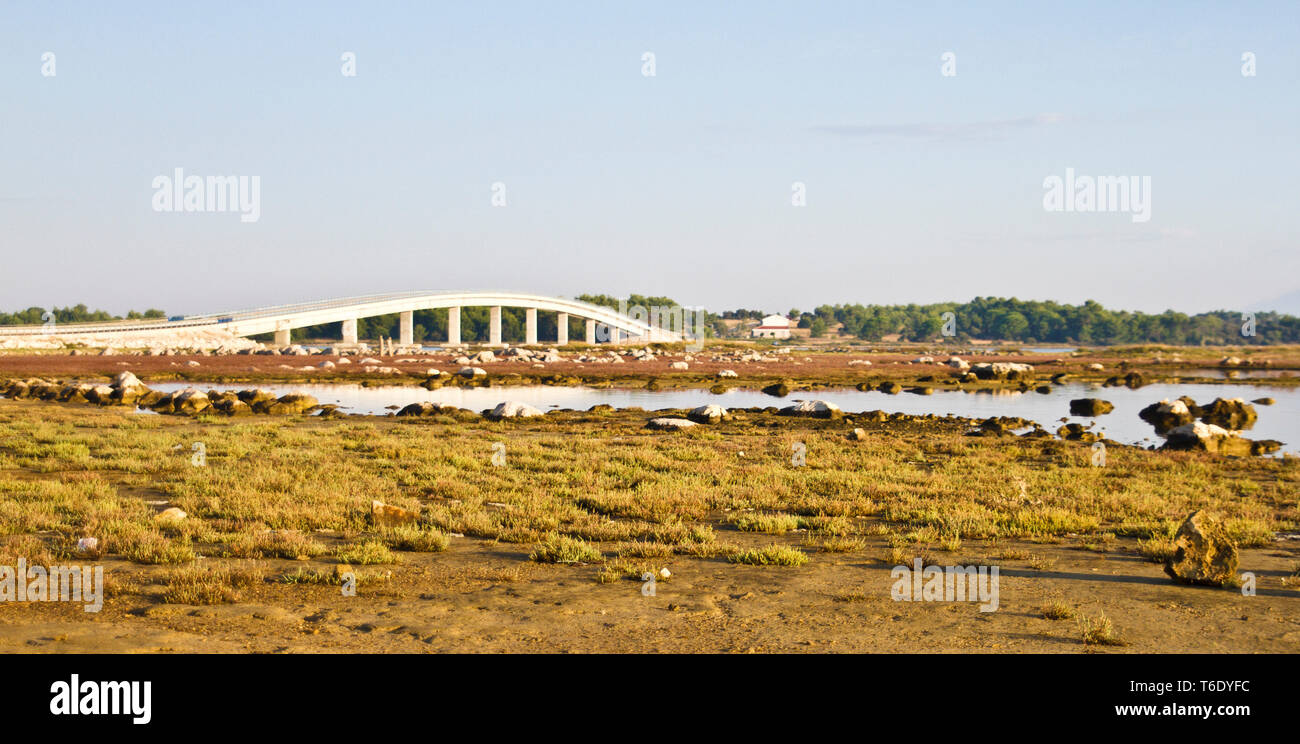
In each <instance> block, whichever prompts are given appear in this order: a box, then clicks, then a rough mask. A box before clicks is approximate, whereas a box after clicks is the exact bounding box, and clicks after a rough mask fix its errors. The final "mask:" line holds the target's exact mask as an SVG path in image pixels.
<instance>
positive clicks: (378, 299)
mask: <svg viewBox="0 0 1300 744" xmlns="http://www.w3.org/2000/svg"><path fill="white" fill-rule="evenodd" d="M462 307H488V308H490V311H489V324H488V343H489V344H490V345H502V341H501V308H503V307H522V308H525V310H526V313H525V316H524V317H525V324H524V326H525V328H524V344H526V345H528V344H537V343H538V339H537V312H538V311H539V310H540V311H543V312H554V313H555V314H556V328H557V333H556V336H557V337H556V339H555V341H554V343H555V344H557V345H564V344H567V343H569V317H570V316H574V317H578V318H583V319H584V320H586V342H587V343H588V344H594V343H596V342H597V326H598V325H600V326H604V327H605V329H607V332H602V333H601V334H600V335H601V336H602V338H600V339H599V340H600V341H608V342H610V343H620V342H621V341H622V340H624V339H625V338H626V339H627V340H632V338H633V337H635V339H636V340H637V341H638V342H646V343H648V342H655V341H661V342H674V341H681V340H682V339H683V335H682V333H681V332H680V331H679V330H674V329H673V328H672V326H671V325H669V327H668V328H664V327H662V326H663V323H662V322H660V321H658V320H657V319H654V318H651V319H649V322H646V321H644V320H641V319H640V318H637V317H630V316H629V315H624V314H621V313H619V312H618V311H617V310H615V309H613V308H608V307H602V306H600V305H592V304H590V303H586V302H579V301H577V300H568V299H564V298H560V297H544V296H540V295H530V294H520V293H515V292H493V291H457V292H395V293H389V294H377V295H366V296H362V297H345V298H341V299H336V300H322V301H319V302H303V303H297V304H292V305H277V306H273V307H262V308H254V309H251V310H237V311H230V312H224V313H210V314H206V315H186V316H183V317H178V318H172V319H169V320H153V321H140V320H130V321H113V322H108V323H67V324H64V323H59V324H57V325H53V326H0V337H3V336H54V335H58V336H64V335H68V336H71V335H77V336H87V335H93V336H96V337H99V336H103V335H116V334H123V336H124V337H129V336H130V335H137V334H141V333H145V334H149V335H160V334H163V335H165V334H166V333H167V332H168V331H176V332H187V331H206V330H212V331H224V332H228V333H230V334H231V335H234V336H254V335H258V334H262V333H274V334H275V342H276V344H278V345H281V346H285V345H288V344H289V343H290V341H289V331H291V330H293V329H294V328H304V327H307V326H317V325H324V324H327V323H342V325H343V343H344V344H355V343H357V320H358V319H360V318H369V317H373V316H377V315H392V314H397V315H398V316H399V318H400V322H399V324H398V327H399V338H398V343H399V344H400V345H402V346H410V345H412V344H413V343H414V340H415V339H414V337H413V330H414V322H413V317H414V312H415V311H416V310H431V309H436V308H445V309H446V310H447V343H448V344H449V345H455V344H460V343H461V337H460V331H461V328H460V309H461V308H462ZM681 328H683V326H682V325H678V326H677V329H681ZM605 329H602V331H605ZM548 341H549V340H548Z"/></svg>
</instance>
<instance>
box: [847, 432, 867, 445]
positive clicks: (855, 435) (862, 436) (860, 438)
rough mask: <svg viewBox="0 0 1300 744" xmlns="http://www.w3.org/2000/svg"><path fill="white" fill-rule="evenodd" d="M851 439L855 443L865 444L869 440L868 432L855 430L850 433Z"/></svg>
mask: <svg viewBox="0 0 1300 744" xmlns="http://www.w3.org/2000/svg"><path fill="white" fill-rule="evenodd" d="M849 439H851V440H853V441H855V442H865V441H866V439H867V430H866V429H854V430H853V431H851V432H849Z"/></svg>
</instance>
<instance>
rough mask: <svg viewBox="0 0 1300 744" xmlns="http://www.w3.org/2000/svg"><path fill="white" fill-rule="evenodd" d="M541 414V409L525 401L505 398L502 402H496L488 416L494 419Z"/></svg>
mask: <svg viewBox="0 0 1300 744" xmlns="http://www.w3.org/2000/svg"><path fill="white" fill-rule="evenodd" d="M541 415H542V412H541V411H539V410H537V409H536V408H533V407H532V406H530V405H528V404H527V403H520V402H518V401H514V400H507V401H505V402H503V403H498V404H497V407H496V408H493V409H492V413H491V415H490V416H489V418H494V419H503V418H529V417H532V416H541Z"/></svg>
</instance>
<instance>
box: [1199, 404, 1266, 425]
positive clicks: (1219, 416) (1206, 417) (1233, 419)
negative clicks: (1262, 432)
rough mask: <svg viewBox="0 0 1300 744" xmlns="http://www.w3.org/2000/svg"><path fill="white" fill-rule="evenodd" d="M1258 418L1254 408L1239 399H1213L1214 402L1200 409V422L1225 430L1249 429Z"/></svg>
mask: <svg viewBox="0 0 1300 744" xmlns="http://www.w3.org/2000/svg"><path fill="white" fill-rule="evenodd" d="M1257 418H1259V416H1258V414H1256V413H1255V407H1254V406H1252V405H1251V404H1249V403H1247V402H1245V401H1243V400H1242V399H1241V398H1231V399H1224V398H1215V399H1214V402H1213V403H1211V404H1209V405H1208V406H1203V407H1202V409H1201V420H1202V421H1204V422H1205V423H1207V424H1214V425H1216V426H1221V427H1223V428H1225V429H1249V428H1251V427H1252V426H1254V425H1255V420H1256V419H1257Z"/></svg>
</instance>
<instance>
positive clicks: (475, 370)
mask: <svg viewBox="0 0 1300 744" xmlns="http://www.w3.org/2000/svg"><path fill="white" fill-rule="evenodd" d="M456 374H458V375H460V376H461V377H481V376H483V375H486V374H487V370H485V369H483V368H482V367H461V368H460V371H459V372H457V373H456Z"/></svg>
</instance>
